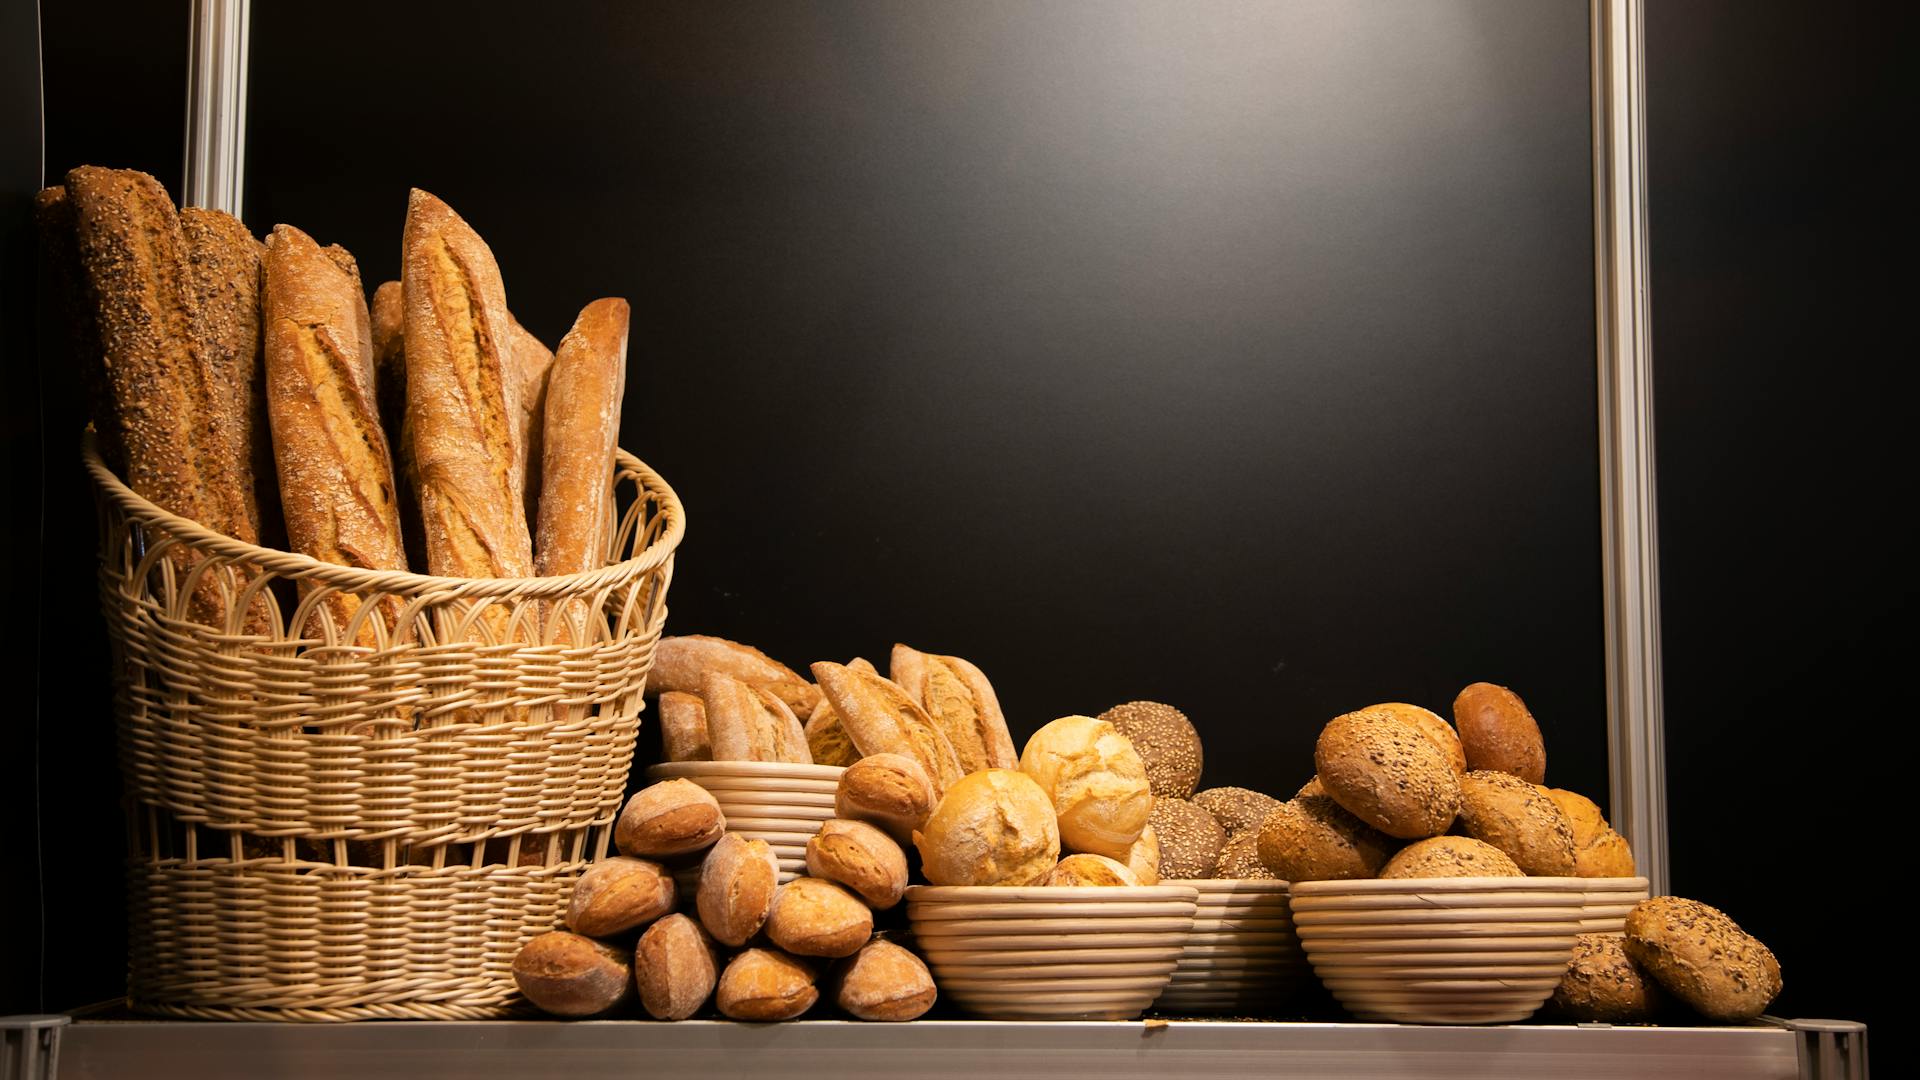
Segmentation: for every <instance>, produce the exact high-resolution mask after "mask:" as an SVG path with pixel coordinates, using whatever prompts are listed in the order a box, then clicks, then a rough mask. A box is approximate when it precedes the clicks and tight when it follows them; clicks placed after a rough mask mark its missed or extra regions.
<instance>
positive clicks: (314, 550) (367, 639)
mask: <svg viewBox="0 0 1920 1080" xmlns="http://www.w3.org/2000/svg"><path fill="white" fill-rule="evenodd" d="M366 303H367V302H366V298H365V296H364V295H363V294H362V293H361V292H360V286H359V283H358V282H357V281H356V280H355V279H354V278H353V277H351V276H349V275H348V274H347V273H346V271H344V270H342V269H341V268H340V266H339V265H338V263H337V262H336V261H335V260H333V259H331V258H329V257H328V256H327V255H326V253H325V252H323V251H322V250H321V248H320V245H318V244H316V243H315V242H314V241H313V238H312V237H310V236H308V235H307V234H306V233H303V232H301V231H300V230H299V229H296V228H294V227H293V226H291V225H281V226H278V227H276V228H275V229H274V230H273V236H272V238H271V239H270V240H269V242H268V244H267V262H266V372H267V378H266V381H267V394H266V396H267V414H268V417H269V419H270V421H271V423H272V429H273V449H274V452H273V457H274V462H275V465H276V468H277V470H278V473H279V477H280V490H281V492H282V493H283V494H282V500H283V507H284V513H285V517H286V526H287V542H288V543H289V544H290V545H291V546H292V548H293V550H295V551H298V552H300V553H302V554H304V555H309V556H312V557H313V558H315V559H318V560H320V561H321V562H330V563H338V564H340V565H342V566H357V567H361V568H363V569H369V570H405V569H407V555H406V550H405V548H404V547H403V546H402V543H401V539H400V505H399V502H398V495H397V492H398V488H397V486H396V485H395V483H394V477H393V459H392V457H391V456H390V455H389V453H388V451H387V440H386V436H385V434H384V433H383V432H382V431H381V428H380V409H379V402H378V399H377V396H376V393H375V388H374V367H373V342H372V332H371V329H370V327H369V324H368V321H367V306H366ZM310 590H311V586H309V585H308V584H307V583H305V582H302V583H301V592H302V594H303V595H304V594H305V593H306V592H308V591H310ZM324 603H325V606H326V610H327V611H328V612H329V613H330V614H331V616H332V619H333V623H334V626H335V627H336V629H338V630H340V631H342V632H345V631H346V629H347V627H348V626H349V624H350V623H351V621H352V620H353V617H354V615H355V613H356V612H358V611H359V609H360V599H359V598H358V597H356V596H354V595H352V594H350V593H345V592H333V593H331V594H329V595H328V596H327V598H326V600H325V601H324ZM395 614H396V613H395V612H385V613H382V614H381V616H380V617H381V618H383V619H384V620H385V621H386V622H387V624H388V625H389V626H391V624H392V621H393V618H394V617H395ZM380 642H381V637H380V636H378V635H377V634H376V631H375V628H374V627H373V626H371V625H369V624H366V623H364V622H363V624H362V630H361V632H360V633H359V634H358V635H357V636H356V637H355V638H354V640H353V643H354V644H360V645H368V646H374V645H378V644H379V643H380Z"/></svg>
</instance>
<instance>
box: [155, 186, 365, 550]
mask: <svg viewBox="0 0 1920 1080" xmlns="http://www.w3.org/2000/svg"><path fill="white" fill-rule="evenodd" d="M180 235H181V238H182V239H183V240H184V241H185V242H186V254H187V267H186V269H187V274H186V286H187V289H186V295H187V303H188V304H189V305H190V308H189V311H188V315H187V327H188V331H189V332H190V333H191V334H192V335H193V343H194V349H195V352H196V353H197V354H198V355H199V357H200V363H201V365H202V369H203V370H204V371H205V372H206V379H207V388H208V394H207V407H208V410H209V413H210V415H209V418H208V425H207V431H206V435H207V437H208V438H209V440H210V450H211V453H212V455H213V457H214V459H215V460H217V461H218V462H219V463H220V470H221V471H220V473H219V475H220V476H221V480H220V483H219V487H218V492H219V497H220V500H221V503H222V507H223V509H222V510H221V512H220V513H221V517H222V519H223V520H225V521H228V522H231V523H233V524H234V527H235V528H236V529H238V530H239V531H238V532H234V533H231V534H229V535H232V536H236V537H238V538H239V539H242V540H250V541H251V542H253V543H258V542H259V538H260V519H261V511H260V504H259V502H258V500H257V497H256V495H255V490H254V489H255V484H254V477H255V470H256V468H257V467H258V465H259V464H260V463H262V462H265V461H268V460H270V458H269V456H268V454H267V453H266V446H267V442H268V435H267V429H266V428H265V426H263V425H264V422H265V417H264V416H263V415H262V414H261V412H260V410H259V401H260V391H261V384H260V371H261V357H260V330H261V310H260V308H261V296H260V289H261V264H260V259H261V254H262V249H261V245H260V241H258V240H256V239H254V236H253V234H252V233H250V232H248V231H247V227H246V226H245V225H242V224H241V223H240V220H239V219H238V218H236V217H234V216H233V215H232V214H229V213H226V212H224V211H220V210H203V209H200V208H198V207H192V206H189V207H185V208H183V209H182V210H181V211H180ZM355 281H356V285H357V284H358V279H355ZM361 302H362V303H365V300H364V299H363V300H362V301H361Z"/></svg>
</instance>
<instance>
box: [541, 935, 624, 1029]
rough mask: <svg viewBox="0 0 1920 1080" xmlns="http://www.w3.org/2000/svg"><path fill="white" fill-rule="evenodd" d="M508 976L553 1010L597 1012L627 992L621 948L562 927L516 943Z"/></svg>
mask: <svg viewBox="0 0 1920 1080" xmlns="http://www.w3.org/2000/svg"><path fill="white" fill-rule="evenodd" d="M513 982H514V985H515V986H518V987H519V988H520V992H521V993H522V994H524V995H526V999H527V1000H528V1001H531V1002H533V1005H534V1007H535V1008H537V1009H539V1010H540V1011H542V1012H547V1013H552V1014H553V1015H555V1016H599V1015H600V1014H601V1013H606V1012H612V1011H613V1010H614V1009H616V1008H618V1007H619V1006H620V1005H621V1004H623V1003H624V1002H625V1001H626V1000H627V997H628V996H629V995H630V994H632V993H633V976H632V974H631V972H630V971H629V970H628V967H627V954H626V951H625V950H623V949H616V948H614V947H613V946H611V945H602V944H600V943H599V942H597V941H595V940H593V939H592V938H589V937H582V936H580V935H579V934H575V933H570V932H568V931H566V930H554V931H552V932H550V933H545V934H541V935H540V936H539V937H536V938H534V939H533V940H532V941H529V942H527V943H526V944H525V945H522V946H520V951H519V952H518V953H515V954H514V957H513Z"/></svg>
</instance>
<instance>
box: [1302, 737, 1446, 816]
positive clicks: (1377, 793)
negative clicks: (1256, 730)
mask: <svg viewBox="0 0 1920 1080" xmlns="http://www.w3.org/2000/svg"><path fill="white" fill-rule="evenodd" d="M1313 764H1314V769H1315V771H1316V772H1317V774H1318V775H1319V778H1320V786H1321V787H1322V788H1324V789H1325V790H1326V792H1327V794H1328V795H1330V796H1332V797H1333V799H1334V801H1335V802H1338V803H1339V804H1340V805H1341V806H1344V807H1346V808H1347V810H1348V812H1350V813H1352V814H1353V815H1354V816H1355V817H1358V818H1359V819H1360V820H1362V821H1364V822H1366V823H1367V824H1369V825H1371V826H1373V827H1374V828H1376V829H1379V830H1380V831H1381V832H1383V833H1386V834H1387V835H1388V836H1394V837H1398V838H1400V839H1402V840H1417V839H1421V838H1423V837H1428V836H1438V835H1439V834H1441V833H1443V832H1446V831H1447V827H1448V826H1450V825H1452V824H1453V819H1454V817H1455V815H1457V814H1458V813H1459V812H1460V775H1459V774H1458V773H1456V772H1454V771H1453V765H1452V763H1451V762H1449V761H1448V760H1447V757H1446V755H1445V754H1444V753H1442V752H1441V750H1440V749H1439V748H1438V747H1436V746H1435V745H1434V744H1433V743H1432V742H1431V741H1429V739H1428V738H1427V736H1426V735H1425V734H1423V733H1422V732H1421V731H1420V730H1419V729H1418V728H1416V727H1414V726H1413V725H1411V724H1408V723H1405V722H1403V721H1401V720H1399V719H1397V718H1395V717H1392V716H1388V715H1385V714H1382V713H1367V712H1356V713H1347V714H1345V715H1343V716H1336V717H1334V718H1333V719H1332V720H1330V721H1328V723H1327V726H1326V727H1325V728H1323V729H1321V731H1320V738H1319V740H1318V741H1316V742H1315V743H1314V747H1313Z"/></svg>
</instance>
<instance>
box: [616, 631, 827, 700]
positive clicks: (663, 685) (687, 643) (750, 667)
mask: <svg viewBox="0 0 1920 1080" xmlns="http://www.w3.org/2000/svg"><path fill="white" fill-rule="evenodd" d="M709 671H721V672H725V673H726V674H728V675H731V676H733V677H734V678H736V679H739V680H740V681H741V682H746V683H752V684H753V685H755V686H764V687H766V688H767V689H769V690H771V691H773V692H774V693H775V694H778V695H779V696H780V700H781V701H784V702H786V703H787V708H789V709H792V710H793V714H794V715H795V716H812V715H813V707H814V706H815V705H817V704H819V703H820V690H819V688H818V687H815V686H814V685H813V684H811V683H809V682H807V680H805V679H803V678H801V677H800V676H799V675H797V674H795V673H794V671H793V669H792V668H790V667H788V666H786V665H785V664H782V663H780V662H779V661H778V660H775V659H774V658H772V657H771V656H768V655H767V654H766V653H763V652H761V651H760V650H759V649H756V648H753V647H752V646H749V645H742V644H740V643H739V642H736V641H728V640H727V639H725V638H717V637H706V636H704V635H700V634H688V635H682V636H680V637H663V638H661V639H660V644H659V645H658V646H656V647H655V648H654V651H653V671H652V673H651V674H650V675H649V676H648V677H647V690H646V692H647V693H648V694H649V695H653V694H660V693H664V692H665V691H668V690H683V691H686V692H687V693H690V694H697V693H699V692H700V680H701V679H703V678H705V677H706V673H707V672H709Z"/></svg>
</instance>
